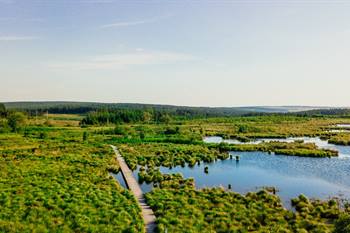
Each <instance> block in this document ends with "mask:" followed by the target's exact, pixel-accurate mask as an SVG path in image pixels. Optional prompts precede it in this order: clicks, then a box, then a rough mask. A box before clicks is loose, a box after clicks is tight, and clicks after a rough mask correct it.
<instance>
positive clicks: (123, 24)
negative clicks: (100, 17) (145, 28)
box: [101, 15, 171, 28]
mask: <svg viewBox="0 0 350 233" xmlns="http://www.w3.org/2000/svg"><path fill="white" fill-rule="evenodd" d="M169 17H171V15H165V16H159V17H153V18H150V19H144V20H135V21H120V22H114V23H110V24H105V25H102V26H101V28H115V27H127V26H134V25H139V24H145V23H152V22H156V21H159V20H161V19H165V18H169Z"/></svg>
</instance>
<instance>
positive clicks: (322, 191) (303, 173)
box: [114, 137, 350, 207]
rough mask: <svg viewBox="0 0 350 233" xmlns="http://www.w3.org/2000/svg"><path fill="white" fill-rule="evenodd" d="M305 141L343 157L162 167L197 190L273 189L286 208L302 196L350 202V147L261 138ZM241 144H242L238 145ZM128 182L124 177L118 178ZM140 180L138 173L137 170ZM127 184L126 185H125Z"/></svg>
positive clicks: (254, 156) (256, 156)
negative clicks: (221, 187)
mask: <svg viewBox="0 0 350 233" xmlns="http://www.w3.org/2000/svg"><path fill="white" fill-rule="evenodd" d="M294 140H304V142H313V143H315V144H316V145H317V146H319V147H320V148H329V149H336V150H338V151H339V152H340V154H341V156H339V157H335V158H309V157H297V156H283V155H269V154H267V153H264V152H232V154H233V155H239V156H240V161H239V162H236V160H235V159H232V160H230V159H227V160H223V161H217V162H214V163H211V164H205V163H201V164H200V165H196V166H195V167H193V168H190V167H188V166H186V167H184V168H183V167H180V166H178V167H175V168H172V169H169V168H166V167H161V168H160V170H161V172H162V173H182V174H183V176H184V177H185V178H190V177H192V178H194V179H195V182H196V187H197V188H203V187H217V186H223V187H225V188H227V187H228V185H229V184H231V185H232V190H233V191H236V192H240V193H246V192H249V191H256V190H257V189H258V188H259V187H263V186H273V187H276V188H277V189H278V190H279V192H278V195H279V196H280V197H281V198H282V200H283V202H284V204H285V206H287V207H290V199H291V198H294V197H297V196H298V195H300V194H302V193H303V194H305V195H307V196H309V197H313V198H322V199H326V198H329V197H332V196H342V197H344V198H347V199H350V147H349V146H337V145H333V144H329V143H328V142H327V141H323V140H321V139H319V138H307V137H305V138H286V139H258V140H255V141H254V143H261V142H262V141H284V142H292V141H294ZM204 141H205V142H211V143H220V142H222V141H225V142H228V143H237V142H238V141H236V140H223V139H222V138H221V137H207V138H205V139H204ZM238 143H240V142H238ZM205 166H208V167H209V174H205V173H204V167H205ZM114 176H115V178H116V179H118V180H120V182H121V183H124V181H123V179H122V176H121V175H120V174H118V175H114ZM134 176H135V177H136V178H137V171H134ZM123 185H125V184H123ZM141 188H142V190H143V191H144V192H148V191H150V190H151V188H152V184H145V183H144V184H142V185H141Z"/></svg>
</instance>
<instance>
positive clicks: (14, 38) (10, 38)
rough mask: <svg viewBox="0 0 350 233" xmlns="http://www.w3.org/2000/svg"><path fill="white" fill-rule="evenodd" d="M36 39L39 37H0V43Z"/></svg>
mask: <svg viewBox="0 0 350 233" xmlns="http://www.w3.org/2000/svg"><path fill="white" fill-rule="evenodd" d="M38 39H39V37H35V36H0V41H28V40H38Z"/></svg>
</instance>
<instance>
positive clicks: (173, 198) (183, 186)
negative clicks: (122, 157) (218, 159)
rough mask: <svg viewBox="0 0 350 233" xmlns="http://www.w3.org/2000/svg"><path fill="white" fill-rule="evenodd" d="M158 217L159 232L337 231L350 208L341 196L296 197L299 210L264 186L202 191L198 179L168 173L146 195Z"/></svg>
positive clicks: (295, 203) (295, 204) (294, 200)
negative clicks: (341, 205)
mask: <svg viewBox="0 0 350 233" xmlns="http://www.w3.org/2000/svg"><path fill="white" fill-rule="evenodd" d="M146 199H147V202H148V203H149V204H150V206H151V207H152V209H154V211H155V214H156V216H157V224H158V228H157V230H158V232H165V231H166V230H167V231H168V232H333V230H334V223H335V222H336V221H337V219H339V217H340V216H343V214H344V213H345V212H348V211H349V210H348V209H346V210H345V211H344V210H340V208H339V207H338V203H337V202H336V201H335V200H330V201H324V202H322V201H311V200H309V199H307V198H306V197H305V196H303V195H301V196H299V197H298V198H295V199H293V205H294V206H295V208H296V211H295V212H293V211H290V210H286V209H285V208H283V206H282V204H281V201H280V199H279V198H278V197H277V196H275V195H272V194H271V193H268V192H267V191H265V190H261V191H259V192H256V193H248V194H246V195H244V196H243V195H240V194H238V193H234V192H228V191H225V190H224V189H221V188H210V189H208V188H206V189H201V190H196V189H195V188H194V184H193V181H192V180H183V179H182V177H181V176H179V175H173V176H171V177H169V176H166V177H165V178H164V179H163V181H161V182H160V183H159V188H155V189H153V191H151V192H150V193H147V194H146Z"/></svg>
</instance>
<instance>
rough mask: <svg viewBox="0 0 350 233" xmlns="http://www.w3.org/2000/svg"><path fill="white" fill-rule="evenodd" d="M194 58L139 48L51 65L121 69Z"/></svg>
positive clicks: (187, 55)
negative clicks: (122, 52)
mask: <svg viewBox="0 0 350 233" xmlns="http://www.w3.org/2000/svg"><path fill="white" fill-rule="evenodd" d="M194 59H195V57H194V56H192V55H189V54H183V53H176V52H149V51H148V52H147V51H143V50H142V51H141V50H139V49H138V50H137V51H136V52H132V53H124V54H107V55H100V56H95V57H90V58H87V59H85V60H83V61H78V62H58V63H50V64H49V67H50V68H55V69H67V68H68V69H73V70H89V69H121V68H126V67H128V66H136V65H161V64H173V63H177V62H186V61H191V60H194Z"/></svg>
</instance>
